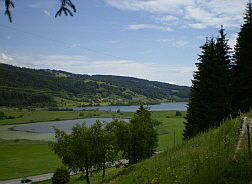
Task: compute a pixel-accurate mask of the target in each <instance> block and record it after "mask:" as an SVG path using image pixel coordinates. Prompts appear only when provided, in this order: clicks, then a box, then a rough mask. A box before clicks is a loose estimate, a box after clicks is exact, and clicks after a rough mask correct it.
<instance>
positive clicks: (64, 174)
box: [52, 168, 70, 184]
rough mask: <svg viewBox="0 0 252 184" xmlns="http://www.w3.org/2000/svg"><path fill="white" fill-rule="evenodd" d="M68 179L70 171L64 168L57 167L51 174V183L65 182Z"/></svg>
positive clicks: (62, 183) (63, 183)
mask: <svg viewBox="0 0 252 184" xmlns="http://www.w3.org/2000/svg"><path fill="white" fill-rule="evenodd" d="M69 181H70V173H69V171H68V170H67V169H66V168H59V169H57V170H56V172H55V173H54V174H53V177H52V183H53V184H65V183H68V182H69Z"/></svg>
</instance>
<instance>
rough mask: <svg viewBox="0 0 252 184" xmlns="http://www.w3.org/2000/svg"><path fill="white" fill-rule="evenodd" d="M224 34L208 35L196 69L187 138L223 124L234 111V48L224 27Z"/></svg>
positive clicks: (189, 105)
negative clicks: (231, 108) (232, 103)
mask: <svg viewBox="0 0 252 184" xmlns="http://www.w3.org/2000/svg"><path fill="white" fill-rule="evenodd" d="M219 33H220V37H218V38H217V39H214V38H211V39H208V40H207V41H206V43H205V45H203V46H202V47H201V48H202V54H201V55H199V59H198V60H199V61H200V62H199V63H196V66H197V67H198V71H196V72H195V73H194V79H193V80H192V88H191V93H190V99H189V104H188V109H187V115H186V119H187V122H186V123H185V130H184V133H183V136H184V139H189V138H192V137H193V136H195V135H196V134H198V133H200V132H204V131H207V130H208V129H209V128H210V127H214V126H219V124H220V121H222V119H223V118H225V117H227V116H228V115H229V113H230V101H231V99H230V98H229V96H230V95H229V94H228V93H229V92H230V83H231V80H230V77H231V71H230V68H231V60H230V51H229V50H230V48H229V46H228V44H227V40H226V38H225V37H226V35H225V34H224V29H223V28H221V30H220V31H219Z"/></svg>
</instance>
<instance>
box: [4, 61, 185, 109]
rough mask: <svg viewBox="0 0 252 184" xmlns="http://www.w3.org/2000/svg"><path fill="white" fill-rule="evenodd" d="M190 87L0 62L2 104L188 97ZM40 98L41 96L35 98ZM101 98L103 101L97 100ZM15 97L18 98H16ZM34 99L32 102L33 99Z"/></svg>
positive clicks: (163, 99) (156, 99)
mask: <svg viewBox="0 0 252 184" xmlns="http://www.w3.org/2000/svg"><path fill="white" fill-rule="evenodd" d="M189 91H190V87H188V86H178V85H174V84H168V83H163V82H157V81H148V80H145V79H138V78H134V77H123V76H113V75H93V76H91V75H86V74H72V73H69V72H66V71H59V70H49V69H29V68H21V67H17V66H12V65H8V64H3V63H1V64H0V105H1V106H15V105H31V104H26V102H27V103H28V101H31V102H30V103H33V104H34V103H43V102H44V103H46V102H48V103H52V102H53V98H54V97H60V98H63V99H71V100H75V101H87V102H91V101H93V102H101V99H102V100H104V101H106V100H107V101H108V100H111V99H120V101H124V102H137V101H138V103H141V101H145V102H148V101H150V102H151V101H152V102H153V101H159V102H160V101H187V100H188V98H189ZM36 99H40V100H36ZM98 99H100V101H97V100H98ZM14 101H16V102H14ZM32 101H33V102H32Z"/></svg>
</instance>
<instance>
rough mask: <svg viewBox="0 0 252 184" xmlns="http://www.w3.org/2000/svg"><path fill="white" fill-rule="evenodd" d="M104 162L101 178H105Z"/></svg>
mask: <svg viewBox="0 0 252 184" xmlns="http://www.w3.org/2000/svg"><path fill="white" fill-rule="evenodd" d="M105 164H106V163H105V161H104V162H103V166H102V178H104V177H105Z"/></svg>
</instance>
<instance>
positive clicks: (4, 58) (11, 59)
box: [1, 53, 13, 61]
mask: <svg viewBox="0 0 252 184" xmlns="http://www.w3.org/2000/svg"><path fill="white" fill-rule="evenodd" d="M1 56H2V60H3V61H13V58H12V57H11V56H8V55H6V54H4V53H2V54H1Z"/></svg>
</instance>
